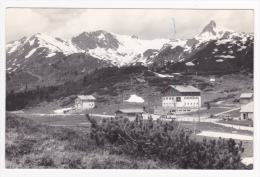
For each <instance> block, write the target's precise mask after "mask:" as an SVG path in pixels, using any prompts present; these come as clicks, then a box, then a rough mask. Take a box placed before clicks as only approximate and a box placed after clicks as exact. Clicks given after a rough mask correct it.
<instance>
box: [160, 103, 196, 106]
mask: <svg viewBox="0 0 260 177" xmlns="http://www.w3.org/2000/svg"><path fill="white" fill-rule="evenodd" d="M163 105H168V106H171V105H172V106H174V103H163ZM184 105H190V106H192V105H198V103H184Z"/></svg>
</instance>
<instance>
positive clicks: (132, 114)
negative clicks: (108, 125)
mask: <svg viewBox="0 0 260 177" xmlns="http://www.w3.org/2000/svg"><path fill="white" fill-rule="evenodd" d="M143 113H145V111H144V109H140V108H129V109H118V110H117V111H116V112H115V114H116V117H118V118H128V119H129V120H131V121H132V120H134V119H135V118H136V117H137V116H138V117H142V114H143Z"/></svg>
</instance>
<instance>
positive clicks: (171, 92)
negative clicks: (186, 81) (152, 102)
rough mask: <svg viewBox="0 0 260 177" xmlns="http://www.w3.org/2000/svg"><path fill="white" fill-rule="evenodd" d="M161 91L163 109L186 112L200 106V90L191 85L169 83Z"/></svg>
mask: <svg viewBox="0 0 260 177" xmlns="http://www.w3.org/2000/svg"><path fill="white" fill-rule="evenodd" d="M161 93H162V109H164V110H170V112H175V111H177V112H178V111H179V112H187V111H191V110H194V109H198V108H200V107H201V90H199V89H197V88H195V87H193V86H191V85H169V86H168V87H166V88H165V89H164V90H163V91H162V92H161Z"/></svg>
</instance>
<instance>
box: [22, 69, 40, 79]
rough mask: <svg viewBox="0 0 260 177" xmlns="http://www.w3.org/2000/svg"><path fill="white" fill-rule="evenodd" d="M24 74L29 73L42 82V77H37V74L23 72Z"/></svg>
mask: <svg viewBox="0 0 260 177" xmlns="http://www.w3.org/2000/svg"><path fill="white" fill-rule="evenodd" d="M25 72H27V73H29V74H31V75H33V76H35V77H37V78H38V79H39V81H42V77H41V76H39V75H37V74H33V73H32V72H30V71H25Z"/></svg>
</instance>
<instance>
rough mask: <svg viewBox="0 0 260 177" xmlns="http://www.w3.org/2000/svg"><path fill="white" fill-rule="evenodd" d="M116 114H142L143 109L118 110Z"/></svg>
mask: <svg viewBox="0 0 260 177" xmlns="http://www.w3.org/2000/svg"><path fill="white" fill-rule="evenodd" d="M116 112H122V113H144V110H143V109H118V110H117V111H116Z"/></svg>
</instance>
